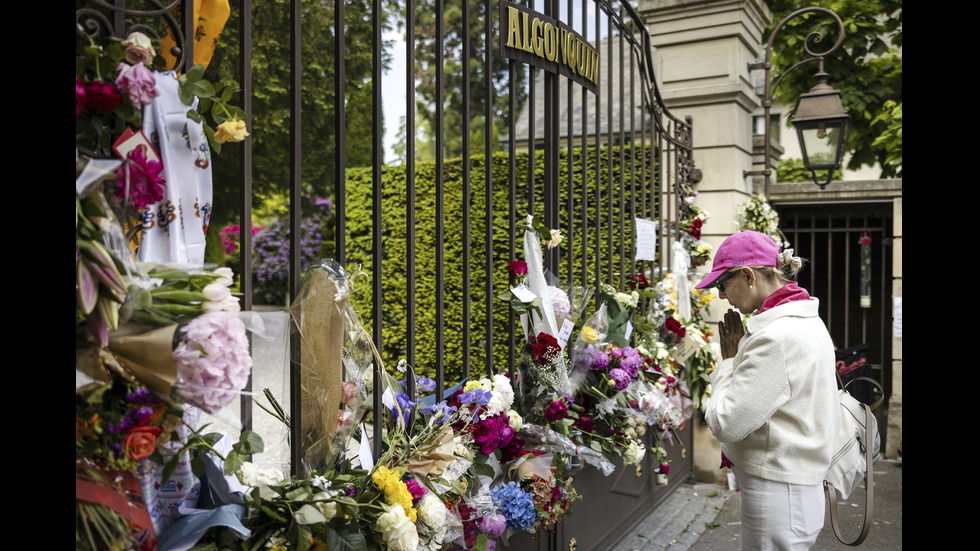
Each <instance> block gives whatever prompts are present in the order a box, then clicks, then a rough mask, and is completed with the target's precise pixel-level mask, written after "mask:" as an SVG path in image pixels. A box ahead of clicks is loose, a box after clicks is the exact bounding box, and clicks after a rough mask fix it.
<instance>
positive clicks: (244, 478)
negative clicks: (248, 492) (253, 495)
mask: <svg viewBox="0 0 980 551" xmlns="http://www.w3.org/2000/svg"><path fill="white" fill-rule="evenodd" d="M283 478H284V477H283V474H282V471H280V470H279V469H260V468H258V467H257V466H256V465H255V464H254V463H251V462H249V461H246V462H245V463H242V466H241V468H239V469H238V480H240V481H241V483H242V484H245V485H247V486H251V487H253V488H256V489H258V490H259V496H261V497H262V499H275V498H276V497H278V496H279V494H278V493H277V492H276V491H275V490H273V489H272V488H270V486H278V485H279V484H281V483H282V481H283Z"/></svg>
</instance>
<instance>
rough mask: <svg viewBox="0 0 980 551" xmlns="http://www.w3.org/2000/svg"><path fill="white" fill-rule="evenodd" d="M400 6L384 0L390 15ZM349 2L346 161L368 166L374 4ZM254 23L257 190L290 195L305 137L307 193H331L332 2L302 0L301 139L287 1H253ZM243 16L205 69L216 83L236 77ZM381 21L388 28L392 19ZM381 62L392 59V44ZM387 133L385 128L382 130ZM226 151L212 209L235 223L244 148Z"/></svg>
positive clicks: (220, 219)
mask: <svg viewBox="0 0 980 551" xmlns="http://www.w3.org/2000/svg"><path fill="white" fill-rule="evenodd" d="M394 5H395V3H394V2H386V3H385V7H384V13H385V14H386V17H390V15H389V14H392V13H395V7H394ZM344 6H345V18H344V19H345V23H346V26H345V37H346V52H345V54H346V55H345V81H344V82H345V96H346V110H345V122H346V125H345V140H346V150H345V152H346V157H345V158H346V164H347V166H349V167H356V166H367V165H369V164H370V163H371V160H372V155H373V140H372V136H373V124H372V121H373V119H372V93H373V92H372V90H373V87H372V81H371V71H372V67H373V61H374V60H373V53H372V48H370V47H365V45H366V44H371V43H372V41H373V29H372V21H371V13H372V7H371V2H369V1H368V0H350V1H347V2H345V3H344ZM252 9H253V12H252V21H253V26H254V27H253V32H252V41H253V45H252V53H251V71H252V79H253V81H252V86H253V88H252V95H251V100H252V111H253V115H252V120H251V121H249V122H250V126H251V132H252V144H253V159H252V181H253V192H254V193H256V194H258V195H261V196H270V195H275V194H282V193H288V191H287V190H288V189H289V184H290V180H289V177H290V169H289V167H290V166H292V159H291V157H290V151H291V150H292V147H291V143H292V141H293V139H294V138H296V139H298V140H300V144H301V145H300V151H299V154H300V162H301V180H302V186H303V193H304V194H306V195H318V196H320V197H331V196H332V195H333V190H334V180H335V175H334V172H335V168H334V167H335V164H334V163H335V158H336V155H335V152H334V148H335V144H334V142H335V138H334V132H335V131H334V120H335V117H336V113H335V108H334V98H335V95H336V94H335V82H336V80H335V74H334V59H335V55H336V50H335V48H334V2H333V1H332V0H313V1H309V2H303V14H302V29H303V30H302V38H301V41H302V51H301V56H302V72H301V81H302V84H301V86H302V102H301V105H300V107H299V113H300V116H301V117H302V119H301V121H300V122H301V128H302V134H301V135H300V136H293V132H292V128H291V125H292V122H293V121H292V115H291V112H292V110H291V108H290V103H291V101H292V99H291V89H292V76H291V74H290V65H291V63H290V60H289V53H290V45H291V39H292V38H291V37H292V35H291V27H290V3H289V1H288V0H261V1H258V2H255V3H254V4H253V8H252ZM239 17H240V14H239V13H238V11H237V10H232V13H231V17H230V18H229V20H228V23H227V24H226V25H225V29H224V31H223V33H222V35H221V38H220V40H219V43H218V47H217V49H216V51H215V56H214V58H213V59H212V61H211V64H210V65H209V66H208V68H207V72H206V75H209V77H210V80H211V81H213V82H224V81H229V80H238V78H239V77H238V65H239V54H238V45H239V43H240V39H239ZM384 26H385V27H387V26H388V21H387V19H386V20H385V21H384ZM381 61H382V64H383V65H387V64H388V63H390V54H388V53H387V48H386V49H385V52H384V53H383V55H382V60H381ZM382 131H383V130H382ZM237 149H238V148H229V150H228V151H226V152H223V154H222V157H221V162H220V163H215V165H214V195H215V201H214V202H215V205H218V206H219V208H217V209H215V211H214V214H213V218H212V225H213V226H215V227H223V226H224V225H226V224H227V223H229V222H237V220H236V219H235V217H236V216H237V214H238V212H239V210H238V209H237V208H236V207H235V206H236V205H238V203H239V198H238V197H239V194H240V191H239V182H240V179H241V177H240V164H241V160H240V159H241V157H240V155H241V152H240V151H237Z"/></svg>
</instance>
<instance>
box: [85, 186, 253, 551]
mask: <svg viewBox="0 0 980 551" xmlns="http://www.w3.org/2000/svg"><path fill="white" fill-rule="evenodd" d="M106 187H107V188H108V189H103V186H102V184H96V185H95V186H92V187H90V188H89V189H88V190H87V191H86V193H85V194H84V195H82V196H80V197H79V196H76V199H75V272H76V282H75V292H76V297H75V299H76V300H75V321H76V335H75V353H76V360H75V477H76V494H75V518H76V523H75V527H76V531H75V539H76V547H77V548H79V549H101V548H104V547H111V546H116V547H118V548H123V549H125V548H134V549H135V548H140V547H142V548H153V547H154V546H155V545H156V544H157V541H158V540H157V538H158V536H159V533H160V532H161V531H162V530H163V529H165V528H167V527H168V526H169V525H170V524H171V523H172V521H173V519H174V516H175V515H174V513H175V511H174V510H172V508H173V507H176V504H182V505H187V504H189V503H193V501H194V499H195V498H196V494H197V493H198V492H199V489H200V488H199V483H198V478H199V477H200V476H202V475H203V474H204V472H205V470H206V469H207V463H208V462H209V460H208V457H209V456H210V457H213V458H215V460H217V461H220V462H221V463H222V464H223V466H224V468H225V469H226V470H227V472H228V473H231V472H234V471H235V470H236V469H237V468H238V466H240V465H241V464H242V463H243V461H244V459H245V458H246V457H247V456H248V455H249V454H251V453H255V452H257V451H261V449H262V441H261V438H259V437H258V435H256V434H254V433H251V432H248V431H244V432H242V433H241V435H240V441H239V442H238V443H236V444H234V446H233V447H228V446H223V447H224V448H225V451H224V452H220V453H219V451H218V450H217V449H216V445H217V444H218V442H219V441H220V440H221V439H222V438H223V436H224V435H223V434H220V433H207V434H202V432H201V430H203V429H204V428H205V427H199V426H198V419H199V417H200V412H201V411H203V412H207V413H212V414H218V413H219V412H221V411H222V410H223V409H224V408H225V407H226V406H228V405H229V404H230V403H231V402H232V401H233V400H235V399H236V398H237V397H238V396H239V394H240V392H241V390H242V389H243V388H244V387H245V385H246V383H247V381H248V377H249V375H250V373H251V367H252V358H251V355H250V352H249V344H248V340H247V338H246V334H247V331H248V330H253V331H257V330H260V328H259V327H258V326H256V325H255V319H253V318H252V317H251V316H248V315H247V313H243V312H240V311H239V310H240V308H239V303H238V297H237V296H235V295H236V294H235V292H234V291H233V290H232V287H233V284H234V281H233V273H232V272H231V270H230V269H228V268H218V269H215V270H207V269H204V268H188V267H168V266H163V265H146V264H137V263H135V262H134V261H133V259H132V256H131V253H130V251H129V248H128V241H127V240H126V239H125V237H124V236H123V231H122V227H121V225H120V224H119V222H118V221H117V219H116V217H115V214H114V212H113V205H112V203H111V202H110V201H111V199H112V198H113V197H114V195H115V190H114V186H113V184H112V183H111V181H110V183H109V184H108V185H107V186H106Z"/></svg>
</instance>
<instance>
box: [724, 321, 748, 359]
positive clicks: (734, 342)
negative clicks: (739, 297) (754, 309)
mask: <svg viewBox="0 0 980 551" xmlns="http://www.w3.org/2000/svg"><path fill="white" fill-rule="evenodd" d="M718 333H719V335H720V336H721V359H723V360H727V359H728V358H734V357H735V353H736V352H738V341H740V340H742V336H743V335H745V327H743V326H742V316H741V315H739V313H738V312H736V311H735V310H732V309H729V310H728V311H727V312H725V319H724V320H723V321H719V322H718Z"/></svg>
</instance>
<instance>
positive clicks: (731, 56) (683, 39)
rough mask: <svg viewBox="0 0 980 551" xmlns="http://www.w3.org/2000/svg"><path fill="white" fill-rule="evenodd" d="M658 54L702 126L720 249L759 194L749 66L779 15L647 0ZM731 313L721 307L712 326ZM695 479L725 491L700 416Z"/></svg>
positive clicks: (701, 187) (755, 101)
mask: <svg viewBox="0 0 980 551" xmlns="http://www.w3.org/2000/svg"><path fill="white" fill-rule="evenodd" d="M639 11H640V14H641V16H642V17H643V18H644V20H645V21H646V24H647V28H648V30H649V31H650V36H651V40H652V42H653V46H654V47H655V48H656V66H655V72H656V74H655V76H656V80H657V85H658V87H659V88H660V93H661V96H662V97H663V99H664V103H665V104H666V106H667V108H668V109H669V110H670V112H671V113H672V114H674V115H675V116H677V117H678V118H681V119H683V117H685V116H687V115H690V116H691V117H692V118H693V121H694V127H693V135H694V162H695V164H696V166H697V167H698V168H700V169H701V172H702V179H701V182H700V183H699V184H698V185H697V186H696V187H695V190H696V191H697V192H698V196H697V199H696V202H697V204H698V206H700V207H701V208H703V209H704V210H706V211H707V212H708V214H709V215H710V216H711V218H710V220H709V222H708V223H707V224H705V226H704V229H703V230H702V233H701V235H702V239H703V240H704V241H706V242H707V243H708V244H709V245H711V246H712V247H714V248H717V247H718V245H719V244H721V242H722V241H723V240H724V239H725V237H727V236H729V235H731V234H732V233H733V232H734V231H735V209H736V207H737V205H738V204H739V203H741V202H742V201H744V200H745V199H746V198H747V197H748V196H749V195H750V194H751V193H753V192H754V189H753V183H752V179H751V178H746V177H745V176H744V175H743V174H744V172H745V171H748V170H752V169H753V159H752V153H753V151H752V150H753V147H752V134H753V132H752V115H753V112H754V111H755V110H756V109H757V108H758V107H759V106H760V105H761V102H760V100H759V98H758V96H757V95H756V93H755V88H754V86H753V84H752V79H751V78H750V73H749V69H748V65H749V63H751V62H753V61H755V60H756V58H757V57H758V56H759V54H760V52H761V51H762V45H761V44H762V34H763V32H764V31H765V29H766V26H767V25H768V24H769V21H770V19H771V15H770V13H769V9H768V8H767V7H766V6H765V4H764V3H763V1H762V0H640V2H639ZM727 307H728V305H727V303H725V302H724V301H715V303H713V304H712V305H711V308H710V310H711V320H710V321H713V322H716V321H717V320H719V319H721V317H722V315H723V314H724V312H725V311H726V309H727ZM692 421H693V422H694V423H696V425H695V427H694V433H695V434H694V439H695V442H694V450H695V454H694V473H695V477H696V478H697V479H698V480H701V481H708V482H716V483H719V484H724V483H725V481H726V480H725V479H726V472H727V471H723V470H720V469H719V468H718V465H719V464H720V462H721V448H720V446H719V444H718V441H717V440H715V439H714V437H713V436H712V434H711V431H709V430H708V428H707V426H705V425H702V424H701V423H700V421H701V415H700V414H695V416H694V419H693V420H692Z"/></svg>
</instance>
